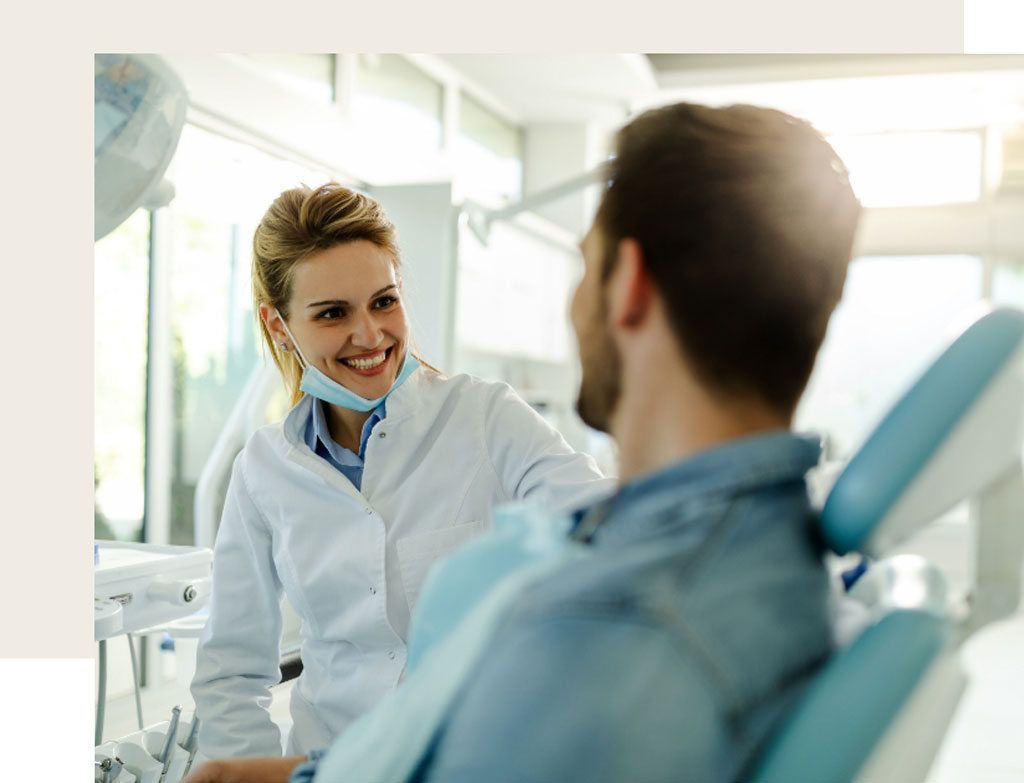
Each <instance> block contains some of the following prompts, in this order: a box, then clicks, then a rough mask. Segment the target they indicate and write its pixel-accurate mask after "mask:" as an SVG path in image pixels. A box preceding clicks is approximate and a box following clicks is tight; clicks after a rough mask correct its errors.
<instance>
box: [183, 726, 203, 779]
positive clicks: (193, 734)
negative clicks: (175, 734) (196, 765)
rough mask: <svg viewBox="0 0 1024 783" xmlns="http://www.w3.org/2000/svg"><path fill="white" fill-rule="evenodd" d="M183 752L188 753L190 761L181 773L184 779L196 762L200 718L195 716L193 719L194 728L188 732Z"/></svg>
mask: <svg viewBox="0 0 1024 783" xmlns="http://www.w3.org/2000/svg"><path fill="white" fill-rule="evenodd" d="M181 747H182V750H187V751H188V761H186V762H185V770H184V771H183V772H182V773H181V776H182V777H185V775H187V774H188V771H189V770H190V769H192V762H193V761H194V760H195V757H196V751H197V750H198V749H199V716H198V715H195V716H193V718H192V726H191V728H189V730H188V737H186V738H185V742H184V743H183V744H182V746H181Z"/></svg>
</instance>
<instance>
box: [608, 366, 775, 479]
mask: <svg viewBox="0 0 1024 783" xmlns="http://www.w3.org/2000/svg"><path fill="white" fill-rule="evenodd" d="M627 377H629V376H627ZM633 377H634V378H636V377H637V376H633ZM640 381H641V382H634V383H629V382H628V381H626V382H624V383H623V388H622V395H621V397H620V399H619V403H618V405H617V406H616V410H615V414H614V415H613V417H612V420H611V422H610V424H611V434H612V436H613V437H614V438H615V440H616V442H617V443H618V446H619V480H620V481H621V482H623V483H625V482H627V481H631V480H632V479H634V478H637V477H639V476H642V475H645V474H648V473H653V472H655V471H658V470H661V469H662V468H665V467H667V466H669V465H671V464H673V463H675V462H679V461H681V460H684V459H686V458H687V457H690V456H692V455H693V454H696V453H697V452H699V451H704V450H706V449H709V448H712V447H714V446H717V445H719V444H721V443H725V442H726V441H730V440H734V439H736V438H741V437H745V436H749V435H754V434H757V433H759V432H766V431H768V430H777V429H787V428H789V426H790V421H789V418H788V417H786V416H784V415H782V414H780V413H778V412H776V411H774V410H772V409H770V408H769V407H768V406H766V405H764V404H760V403H757V402H752V401H749V400H735V399H728V398H725V397H723V396H721V395H715V394H714V393H709V392H708V391H706V390H705V389H704V388H703V387H702V386H700V385H699V384H697V383H696V381H694V380H693V379H692V378H691V377H690V376H688V375H686V374H685V373H673V372H667V373H663V374H661V375H660V376H659V377H657V378H652V377H651V376H650V375H648V376H647V377H646V378H642V379H640Z"/></svg>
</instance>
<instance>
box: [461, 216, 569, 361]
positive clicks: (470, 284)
mask: <svg viewBox="0 0 1024 783" xmlns="http://www.w3.org/2000/svg"><path fill="white" fill-rule="evenodd" d="M458 263H459V266H458V296H457V305H456V313H455V337H456V341H457V342H458V343H460V344H461V345H462V346H464V347H466V348H470V349H473V350H477V351H484V352H487V353H494V354H500V355H504V356H519V357H523V358H528V359H540V360H545V361H557V362H562V361H567V360H568V359H569V357H570V356H571V355H572V354H571V352H570V343H569V340H570V337H569V335H570V334H571V329H570V327H569V323H568V307H569V305H568V302H569V296H570V293H571V291H572V289H573V286H574V284H575V282H576V278H577V276H578V272H579V262H578V261H577V259H576V254H575V253H574V252H572V251H569V250H567V249H566V250H562V249H560V248H558V247H556V246H555V245H554V244H551V243H549V242H547V241H545V240H542V239H538V238H535V237H533V236H531V235H530V234H527V233H525V232H523V231H522V230H520V229H517V228H515V227H514V226H510V225H508V224H507V223H504V222H497V223H494V224H493V225H492V226H491V230H490V236H489V239H488V244H487V246H486V247H485V246H484V245H482V244H481V243H480V240H479V239H477V238H476V236H475V235H474V234H473V232H472V231H471V230H469V228H467V227H465V226H463V227H461V228H460V235H459V262H458Z"/></svg>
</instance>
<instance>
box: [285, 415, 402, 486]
mask: <svg viewBox="0 0 1024 783" xmlns="http://www.w3.org/2000/svg"><path fill="white" fill-rule="evenodd" d="M386 403H387V401H386V400H385V402H382V403H381V404H380V405H378V406H377V407H376V408H374V409H373V411H372V412H371V413H370V418H368V419H367V420H366V422H365V423H364V424H363V429H362V432H361V434H360V436H359V453H358V454H356V453H354V452H353V451H352V450H351V449H346V448H345V447H344V446H340V445H339V444H338V443H337V442H336V441H335V440H334V438H332V437H331V432H330V430H329V429H328V427H327V415H326V413H325V412H324V404H325V403H323V402H322V401H320V400H314V401H313V406H312V411H313V415H312V416H310V417H309V420H308V421H307V422H306V431H305V433H304V435H303V440H304V441H305V442H306V445H307V446H309V448H310V449H312V450H313V452H314V453H316V454H317V455H319V456H320V457H323V458H324V459H325V460H327V461H328V462H329V463H330V464H331V465H333V466H334V467H336V468H337V469H338V470H340V471H341V472H342V473H343V474H344V475H345V476H346V477H347V478H348V480H349V481H351V482H352V484H353V485H354V486H355V488H356V489H358V490H362V488H363V487H362V484H363V459H364V456H365V454H366V442H367V441H368V440H369V439H370V433H371V432H372V431H373V428H374V426H375V425H376V424H377V422H379V421H381V420H383V419H384V417H385V415H387V414H386V412H385V410H384V406H385V404H386Z"/></svg>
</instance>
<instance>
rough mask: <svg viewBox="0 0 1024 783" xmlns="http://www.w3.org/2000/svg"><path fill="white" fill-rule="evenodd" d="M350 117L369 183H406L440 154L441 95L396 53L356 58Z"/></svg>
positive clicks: (426, 79)
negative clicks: (412, 173) (412, 172)
mask: <svg viewBox="0 0 1024 783" xmlns="http://www.w3.org/2000/svg"><path fill="white" fill-rule="evenodd" d="M358 63H359V64H358V69H357V71H356V79H355V91H354V94H353V96H352V105H351V119H352V126H353V127H352V130H353V135H354V139H355V147H356V149H358V150H359V158H360V160H361V161H362V162H363V164H364V165H365V166H366V167H367V171H370V172H373V174H374V177H373V178H374V179H380V180H407V179H408V177H409V172H410V171H414V172H415V171H420V170H422V168H423V158H424V157H427V158H431V157H436V156H437V155H439V154H440V150H441V145H442V141H443V135H442V122H441V117H442V104H443V97H444V91H443V89H442V87H441V85H440V84H439V83H438V82H436V81H435V80H434V79H432V78H430V77H429V76H427V75H426V74H425V73H423V72H422V71H420V70H419V69H418V68H417V67H416V66H414V65H413V64H412V63H410V62H409V61H408V60H406V59H405V58H404V57H402V56H400V55H397V54H361V55H359V60H358Z"/></svg>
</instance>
